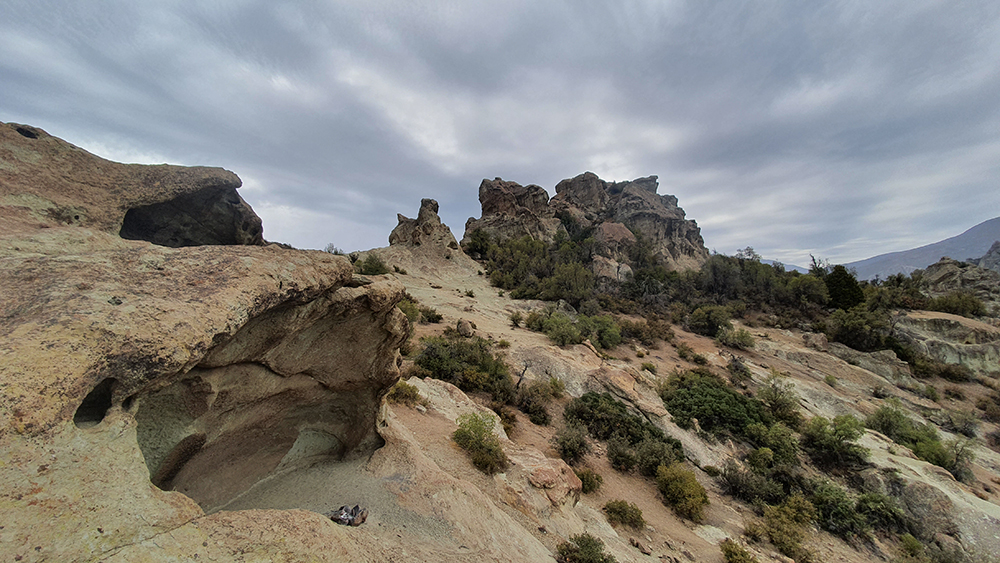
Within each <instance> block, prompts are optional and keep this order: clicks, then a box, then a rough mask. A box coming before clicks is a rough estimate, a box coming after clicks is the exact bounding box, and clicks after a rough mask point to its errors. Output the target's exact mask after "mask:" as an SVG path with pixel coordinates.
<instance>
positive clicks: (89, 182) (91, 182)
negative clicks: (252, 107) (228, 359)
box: [0, 123, 263, 247]
mask: <svg viewBox="0 0 1000 563" xmlns="http://www.w3.org/2000/svg"><path fill="white" fill-rule="evenodd" d="M0 143H2V145H0V162H2V163H3V165H2V166H0V215H2V218H0V229H2V231H3V232H4V233H8V234H13V233H19V232H20V233H23V232H29V231H33V230H36V229H39V228H52V227H62V226H78V227H84V228H88V229H93V230H97V231H101V232H107V233H116V234H117V233H120V234H121V236H122V237H123V238H127V239H132V240H145V241H149V242H152V243H154V244H158V245H162V246H171V247H179V246H197V245H204V244H247V245H257V244H262V243H263V239H262V235H263V229H262V228H261V222H260V218H259V217H257V215H256V214H255V213H254V212H253V210H252V209H251V208H250V206H249V205H247V203H246V202H245V201H243V198H241V197H240V196H239V194H237V193H236V189H237V188H239V187H240V185H241V182H240V179H239V177H237V176H236V174H233V173H232V172H229V171H228V170H223V169H221V168H206V167H201V166H196V167H184V166H171V165H167V164H163V165H159V166H141V165H134V164H119V163H117V162H110V161H107V160H104V159H102V158H99V157H97V156H94V155H92V154H90V153H88V152H87V151H85V150H83V149H80V148H78V147H75V146H73V145H71V144H69V143H67V142H65V141H63V140H62V139H58V138H56V137H53V136H51V135H49V134H48V133H46V132H45V131H43V130H41V129H38V128H35V127H31V126H28V125H18V124H15V123H5V124H0Z"/></svg>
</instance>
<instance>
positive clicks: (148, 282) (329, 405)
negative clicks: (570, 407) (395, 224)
mask: <svg viewBox="0 0 1000 563" xmlns="http://www.w3.org/2000/svg"><path fill="white" fill-rule="evenodd" d="M238 185H239V180H238V178H236V176H235V175H234V174H232V173H230V172H227V171H224V170H221V169H207V168H195V169H185V168H183V167H177V166H140V165H122V164H117V163H111V162H108V161H105V160H103V159H100V158H98V157H96V156H94V155H91V154H89V153H87V152H85V151H83V150H81V149H79V148H76V147H74V146H72V145H70V144H68V143H66V142H64V141H61V140H59V139H56V138H55V137H51V136H49V135H47V134H46V133H45V132H44V131H41V130H39V129H35V128H31V127H27V126H21V125H14V124H0V198H2V199H0V203H2V206H3V207H2V209H0V227H2V231H0V284H2V287H3V294H2V300H0V334H2V336H3V354H2V355H3V358H4V361H3V363H2V366H0V372H2V374H0V375H2V376H0V381H2V385H3V394H2V396H0V406H2V408H0V491H2V492H0V497H2V502H0V519H2V520H3V521H4V526H3V528H2V529H0V544H2V545H4V552H5V553H6V554H8V555H11V556H12V557H15V558H17V559H18V560H23V561H34V560H50V561H89V560H96V559H102V560H103V559H106V558H114V557H119V556H120V554H121V553H133V554H134V553H136V550H135V548H134V546H139V545H145V548H143V549H140V550H139V551H140V552H141V553H143V555H142V557H139V558H132V557H126V559H127V560H131V561H137V560H162V559H161V556H163V557H166V555H167V552H166V551H164V552H158V551H156V549H154V548H153V547H152V545H150V544H144V542H147V541H152V542H153V544H156V545H159V543H160V542H161V541H162V542H163V544H164V545H173V548H172V549H173V550H174V551H173V553H175V556H181V557H182V558H186V559H189V558H191V557H192V556H194V554H195V553H197V552H198V551H199V549H200V548H198V546H202V545H203V541H204V542H206V543H205V544H204V545H205V546H207V540H208V538H214V540H215V541H214V542H213V546H214V547H212V548H206V549H204V550H202V551H205V552H206V555H208V554H214V556H218V557H221V558H223V559H227V558H228V559H236V558H237V557H236V553H238V552H239V551H243V550H246V549H247V543H246V541H247V540H237V539H236V535H239V534H244V535H247V536H248V537H253V536H257V535H258V534H259V531H260V530H264V529H271V527H272V525H273V526H274V527H275V528H274V529H278V528H282V527H285V528H287V529H288V536H287V537H282V538H281V539H280V541H279V539H278V537H277V536H274V537H273V538H272V539H273V541H272V540H269V539H266V538H265V537H264V536H266V535H267V534H264V536H260V540H259V542H258V544H251V545H259V546H261V547H260V549H261V553H267V552H268V550H271V552H272V554H273V555H274V556H275V560H282V559H285V558H287V557H291V558H293V559H295V560H301V557H302V553H299V555H298V556H292V555H290V554H294V553H296V552H297V551H300V550H301V549H311V548H310V547H309V546H311V545H312V544H313V542H314V540H313V539H311V538H309V537H308V535H309V534H310V533H312V532H311V531H310V530H315V529H316V527H317V526H319V527H320V529H321V534H322V535H325V536H327V537H328V538H337V537H338V532H335V531H334V532H331V531H328V530H327V529H326V527H328V526H332V523H329V521H324V519H323V518H322V517H321V516H319V515H308V514H281V513H272V512H262V513H259V514H256V515H254V516H253V518H251V519H250V520H249V521H248V519H246V518H243V517H223V518H220V517H205V516H204V510H212V509H213V508H214V507H217V506H219V505H221V504H224V503H225V502H227V501H229V500H231V499H233V498H235V497H236V496H239V495H240V494H241V493H243V492H245V491H246V490H247V489H248V488H250V487H251V486H252V485H253V484H254V483H256V482H259V481H261V480H263V479H265V478H266V477H268V476H270V475H274V474H276V473H280V472H281V471H283V470H285V469H287V468H288V467H293V466H295V465H296V464H301V463H309V462H311V460H316V459H327V460H334V461H336V460H350V459H352V458H354V457H357V456H367V455H368V454H370V453H371V451H373V450H374V449H375V448H376V447H378V446H379V445H381V444H382V439H381V437H380V436H379V435H378V433H377V431H376V424H377V419H378V413H379V404H380V403H381V397H382V395H383V394H384V392H385V391H386V389H387V388H388V387H389V386H390V385H391V384H392V383H393V382H394V381H395V380H396V378H397V377H398V370H397V364H396V361H397V357H398V351H397V350H398V346H399V343H400V342H401V341H402V339H403V338H404V337H405V334H406V319H405V317H404V316H403V315H402V313H400V312H399V310H398V309H396V308H395V304H396V302H398V300H399V299H400V298H401V297H402V293H403V287H402V285H400V284H399V283H398V282H396V281H394V280H392V279H379V278H374V279H370V280H367V279H359V278H355V276H354V274H353V269H352V267H351V265H350V263H349V261H348V260H347V259H346V258H344V257H338V256H331V255H329V254H326V253H322V252H305V251H288V250H284V249H281V248H279V247H278V246H276V245H271V246H266V247H264V246H246V245H243V246H189V247H186V248H170V247H168V246H174V245H173V244H168V243H171V241H176V240H183V241H186V242H185V244H199V245H205V244H212V245H215V244H220V243H221V242H225V241H229V242H234V241H235V242H242V243H244V244H251V245H252V244H255V243H258V242H259V241H260V234H261V231H260V228H259V220H257V221H256V222H255V221H254V219H256V215H253V212H252V210H250V209H249V207H248V206H245V204H242V200H241V199H239V197H238V196H236V195H235V188H236V187H237V186H238ZM192 198H193V199H192ZM190 201H200V202H203V203H205V202H209V203H205V205H206V206H208V207H209V212H208V214H207V215H201V216H200V218H199V219H197V221H195V222H196V223H198V225H195V226H194V227H192V228H190V229H189V228H187V227H186V226H185V224H186V223H185V222H186V221H187V220H188V219H184V220H181V221H165V224H167V225H172V226H169V227H168V230H169V231H170V232H171V233H173V234H171V235H170V236H167V237H166V239H162V238H158V237H159V235H157V236H153V237H151V239H152V240H151V241H150V242H153V243H155V244H150V242H145V241H138V240H127V239H126V238H123V237H124V234H125V233H122V231H123V225H126V224H128V219H127V217H128V215H129V214H130V213H131V212H132V211H133V210H135V209H137V208H146V209H147V210H148V209H156V208H157V206H164V205H166V206H175V205H177V204H178V203H177V202H190ZM212 201H215V202H220V201H223V202H226V205H223V206H222V207H223V208H225V210H226V212H225V213H222V214H221V215H220V214H218V213H216V211H218V208H219V205H217V204H213V203H210V202H212ZM185 205H186V204H185ZM189 211H195V212H196V211H197V210H194V209H190V210H189ZM230 212H231V213H230ZM151 213H152V212H151ZM165 215H167V214H163V213H160V212H155V213H152V215H146V216H145V217H154V218H155V217H162V216H165ZM194 216H197V213H195V214H193V215H192V214H190V213H189V214H188V215H187V218H190V217H194ZM143 225H147V223H143ZM155 232H163V231H162V230H161V229H159V228H158V229H155ZM209 232H211V233H214V234H213V235H210V236H209V235H206V234H205V233H209ZM167 239H169V240H167ZM154 484H155V485H158V487H157V486H154ZM176 490H181V491H184V492H185V493H186V496H184V495H180V494H178V493H177V492H170V491H176ZM192 499H193V500H192ZM199 505H200V507H199ZM333 508H335V507H333ZM237 521H238V523H237ZM300 525H301V527H300ZM255 530H256V531H255ZM164 534H166V535H167V537H164ZM154 538H159V540H156V541H154ZM203 538H204V539H203ZM195 542H197V543H195ZM269 542H271V543H269ZM268 545H269V546H270V547H267V546H268ZM295 545H298V547H295ZM345 545H347V544H345ZM168 551H169V550H168ZM337 551H343V550H342V549H339V548H338V547H336V546H335V547H334V548H333V549H332V550H331V552H337ZM324 557H325V556H324ZM261 560H263V558H262V559H261Z"/></svg>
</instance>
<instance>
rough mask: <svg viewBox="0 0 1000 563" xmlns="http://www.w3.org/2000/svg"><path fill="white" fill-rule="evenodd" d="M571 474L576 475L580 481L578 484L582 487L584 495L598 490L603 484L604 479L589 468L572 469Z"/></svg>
mask: <svg viewBox="0 0 1000 563" xmlns="http://www.w3.org/2000/svg"><path fill="white" fill-rule="evenodd" d="M573 473H576V476H577V477H578V478H579V479H580V483H581V484H582V485H583V488H582V489H581V491H582V492H583V494H585V495H586V494H590V493H592V492H594V491H596V490H597V489H600V488H601V485H603V484H604V477H601V474H600V473H597V472H595V471H594V470H592V469H590V468H583V469H574V470H573Z"/></svg>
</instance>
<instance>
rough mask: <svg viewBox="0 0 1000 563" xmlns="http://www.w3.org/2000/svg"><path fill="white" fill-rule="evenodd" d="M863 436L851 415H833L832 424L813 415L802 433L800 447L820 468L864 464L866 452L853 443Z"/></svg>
mask: <svg viewBox="0 0 1000 563" xmlns="http://www.w3.org/2000/svg"><path fill="white" fill-rule="evenodd" d="M863 433H864V426H863V425H862V424H861V421H860V420H858V419H857V418H855V417H853V416H851V415H840V416H837V417H835V418H834V419H833V421H832V422H831V421H830V420H829V419H827V418H824V417H822V416H816V417H813V418H812V419H811V420H810V421H809V422H808V423H806V425H805V427H804V428H803V430H802V447H803V449H805V450H806V452H808V453H809V455H810V457H812V459H813V461H815V462H816V463H818V464H820V465H825V466H827V467H851V466H854V465H861V464H864V463H867V461H868V450H866V449H865V448H863V447H861V446H859V445H857V444H856V443H855V442H856V441H857V440H858V438H860V437H861V435H862V434H863Z"/></svg>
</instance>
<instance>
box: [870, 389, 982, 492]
mask: <svg viewBox="0 0 1000 563" xmlns="http://www.w3.org/2000/svg"><path fill="white" fill-rule="evenodd" d="M965 418H966V417H959V418H958V421H957V424H959V425H961V426H962V428H963V429H964V430H967V431H970V430H971V432H972V433H973V435H975V420H974V419H972V418H971V417H968V420H966V421H965V422H963V420H964V419H965ZM865 425H866V426H868V428H871V429H872V430H877V431H879V432H881V433H883V434H885V435H886V436H888V437H889V438H891V439H892V441H894V442H896V443H897V444H901V445H903V446H906V447H908V448H910V449H911V450H913V454H914V455H916V456H917V457H918V458H920V459H922V460H924V461H927V462H929V463H933V464H934V465H937V466H940V467H943V468H945V469H947V470H948V471H951V472H952V474H954V475H955V476H956V478H957V477H958V476H959V475H966V474H965V471H967V469H968V464H969V463H970V462H971V458H970V457H969V456H971V455H972V452H971V450H969V449H968V447H967V446H966V445H965V444H963V443H961V441H959V440H956V441H952V442H949V443H947V444H946V443H944V442H942V441H941V437H940V435H939V434H938V432H937V430H936V429H935V428H934V427H933V426H931V425H929V424H922V423H919V422H916V421H914V420H911V419H910V418H909V417H908V416H907V415H906V413H905V412H903V409H902V408H901V406H900V404H899V401H898V400H891V401H887V402H886V404H884V405H882V406H880V407H879V408H878V410H876V411H875V412H873V413H872V414H871V415H869V416H868V418H866V419H865ZM967 425H968V426H967ZM955 429H956V430H958V428H957V427H956V428H955ZM966 476H967V475H966Z"/></svg>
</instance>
